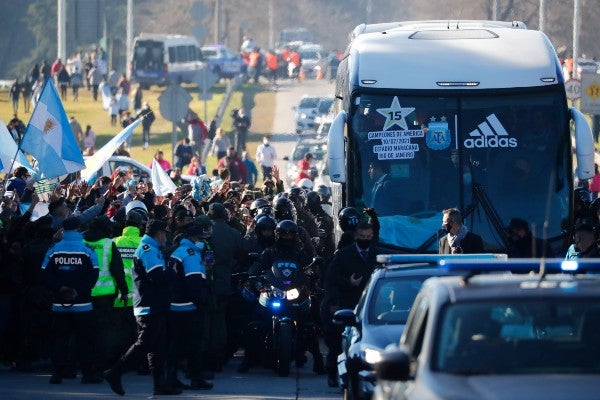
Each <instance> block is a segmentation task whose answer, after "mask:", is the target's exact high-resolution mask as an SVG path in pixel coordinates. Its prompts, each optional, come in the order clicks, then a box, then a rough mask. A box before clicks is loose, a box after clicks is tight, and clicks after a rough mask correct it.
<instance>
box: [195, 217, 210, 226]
mask: <svg viewBox="0 0 600 400" xmlns="http://www.w3.org/2000/svg"><path fill="white" fill-rule="evenodd" d="M194 224H196V225H200V226H202V227H205V226H211V225H212V224H213V222H212V221H211V219H210V218H208V215H198V216H197V217H196V219H195V220H194Z"/></svg>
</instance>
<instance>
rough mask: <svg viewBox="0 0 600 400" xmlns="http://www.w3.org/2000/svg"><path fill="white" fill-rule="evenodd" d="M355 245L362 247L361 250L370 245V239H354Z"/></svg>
mask: <svg viewBox="0 0 600 400" xmlns="http://www.w3.org/2000/svg"><path fill="white" fill-rule="evenodd" d="M356 245H357V246H358V247H359V248H360V249H362V250H366V249H368V248H369V246H370V245H371V240H370V239H356Z"/></svg>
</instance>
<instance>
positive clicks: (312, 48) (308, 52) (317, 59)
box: [298, 44, 329, 79]
mask: <svg viewBox="0 0 600 400" xmlns="http://www.w3.org/2000/svg"><path fill="white" fill-rule="evenodd" d="M298 54H300V60H301V63H302V67H301V68H302V71H304V77H305V78H306V79H310V78H313V79H314V78H317V77H318V76H319V75H321V77H323V76H324V74H325V71H326V70H327V66H328V65H329V59H328V58H327V53H325V51H323V48H322V47H321V46H320V45H318V44H305V45H303V46H300V47H298Z"/></svg>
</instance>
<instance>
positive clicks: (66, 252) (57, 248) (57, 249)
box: [42, 217, 102, 384]
mask: <svg viewBox="0 0 600 400" xmlns="http://www.w3.org/2000/svg"><path fill="white" fill-rule="evenodd" d="M80 225H81V223H80V221H79V219H77V218H74V217H70V218H67V219H65V220H64V221H63V222H62V228H63V230H64V232H63V236H62V240H61V241H60V242H58V243H56V244H55V245H54V246H52V247H51V248H50V249H49V250H48V252H47V253H46V256H45V258H44V261H43V263H42V271H43V276H44V278H45V280H46V282H47V283H48V285H49V286H50V287H51V288H52V291H53V292H54V299H53V302H52V314H53V319H54V351H53V354H52V363H53V366H54V372H53V373H52V376H51V377H50V383H52V384H59V383H61V382H62V378H63V373H64V370H65V367H66V366H67V361H68V360H67V357H68V354H69V351H68V345H69V337H70V334H71V333H74V334H75V336H76V339H77V344H78V351H77V354H78V355H79V361H80V363H81V370H82V373H83V377H82V378H81V383H99V382H102V378H100V377H99V376H97V375H95V374H94V371H93V368H92V362H93V359H94V354H93V350H92V349H94V337H95V332H94V314H93V306H92V288H93V287H94V285H95V284H96V281H97V280H98V273H99V270H98V257H97V256H96V253H94V251H93V250H92V249H90V248H89V246H87V245H86V244H84V243H83V237H82V235H81V233H79V232H78V229H79V227H80Z"/></svg>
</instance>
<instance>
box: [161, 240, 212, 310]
mask: <svg viewBox="0 0 600 400" xmlns="http://www.w3.org/2000/svg"><path fill="white" fill-rule="evenodd" d="M201 246H202V247H198V246H196V245H195V244H194V243H193V242H191V241H190V240H189V239H185V238H184V239H182V240H181V242H180V243H179V247H178V248H177V249H176V250H175V251H174V252H173V254H171V257H170V258H169V273H170V275H171V277H170V288H171V311H191V310H197V309H199V308H202V306H203V304H204V303H205V301H206V268H205V267H204V264H203V263H202V254H201V251H202V248H203V247H204V243H202V244H201Z"/></svg>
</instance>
